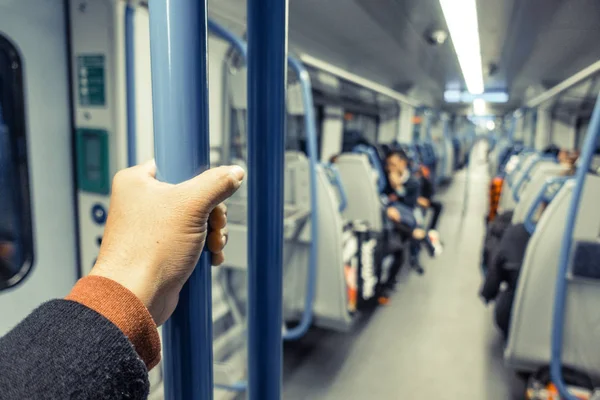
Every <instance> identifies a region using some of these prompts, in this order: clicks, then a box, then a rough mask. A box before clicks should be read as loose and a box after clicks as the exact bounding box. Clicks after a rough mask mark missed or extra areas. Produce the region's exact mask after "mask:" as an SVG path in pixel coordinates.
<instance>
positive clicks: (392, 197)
mask: <svg viewBox="0 0 600 400" xmlns="http://www.w3.org/2000/svg"><path fill="white" fill-rule="evenodd" d="M388 199H389V201H391V202H392V203H394V202H396V201H398V200H400V198H399V197H398V195H397V194H396V193H390V194H389V196H388Z"/></svg>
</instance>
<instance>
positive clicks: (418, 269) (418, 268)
mask: <svg viewBox="0 0 600 400" xmlns="http://www.w3.org/2000/svg"><path fill="white" fill-rule="evenodd" d="M413 268H414V270H415V272H416V273H417V274H419V275H423V274H424V273H425V270H424V269H423V267H421V266H420V265H415V266H414V267H413Z"/></svg>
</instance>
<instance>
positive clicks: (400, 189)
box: [386, 151, 435, 287]
mask: <svg viewBox="0 0 600 400" xmlns="http://www.w3.org/2000/svg"><path fill="white" fill-rule="evenodd" d="M386 170H387V171H388V182H389V188H388V201H389V203H388V205H387V210H386V214H387V217H388V218H389V220H390V221H391V222H392V224H393V231H394V232H395V233H397V234H400V235H402V236H403V237H404V238H406V239H408V240H409V241H410V246H411V247H410V248H411V257H410V265H411V267H412V268H413V269H415V271H417V272H418V273H419V274H423V273H424V270H423V268H422V267H421V265H420V264H419V260H418V248H419V246H420V245H421V244H424V245H425V247H426V248H427V250H428V251H429V252H430V254H431V255H433V254H434V251H435V249H434V248H433V246H432V244H431V242H430V240H429V237H428V235H427V231H426V230H425V228H424V226H423V225H424V223H423V222H424V221H423V218H422V215H421V213H420V212H417V213H415V208H416V206H417V200H418V198H419V195H420V183H419V181H418V180H417V179H416V178H415V177H414V176H412V174H411V173H410V168H409V164H408V157H407V156H406V154H404V153H403V152H399V151H398V152H392V153H389V154H388V155H387V157H386ZM415 249H416V251H415ZM397 255H398V256H399V254H397ZM401 266H402V258H401V257H399V259H397V260H395V261H394V264H393V265H392V268H391V269H390V274H389V277H388V287H393V285H394V284H395V279H396V275H397V274H398V272H399V270H400V268H401Z"/></svg>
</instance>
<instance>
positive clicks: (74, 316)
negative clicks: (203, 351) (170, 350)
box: [0, 300, 149, 400]
mask: <svg viewBox="0 0 600 400" xmlns="http://www.w3.org/2000/svg"><path fill="white" fill-rule="evenodd" d="M148 392H149V382H148V371H147V369H146V366H145V364H144V362H143V361H142V360H141V359H140V357H139V356H138V354H137V353H136V351H135V349H134V347H133V345H132V344H131V342H130V341H129V340H128V339H127V337H126V336H125V335H124V334H123V332H121V330H120V329H119V328H117V326H116V325H114V324H113V323H112V322H110V321H109V320H108V319H106V318H105V317H103V316H102V315H100V314H98V313H97V312H96V311H93V310H91V309H90V308H87V307H85V306H83V305H81V304H79V303H76V302H73V301H69V300H52V301H50V302H48V303H45V304H43V305H42V306H40V307H39V308H37V309H36V310H35V311H33V312H32V313H31V314H30V315H29V316H28V317H27V318H25V319H24V320H23V321H22V322H21V323H20V324H19V325H17V326H16V327H15V328H14V329H13V330H12V331H10V332H9V333H8V334H6V335H5V336H4V337H2V338H0V399H2V400H4V399H10V400H12V399H15V400H17V399H18V400H23V399H145V398H147V397H148Z"/></svg>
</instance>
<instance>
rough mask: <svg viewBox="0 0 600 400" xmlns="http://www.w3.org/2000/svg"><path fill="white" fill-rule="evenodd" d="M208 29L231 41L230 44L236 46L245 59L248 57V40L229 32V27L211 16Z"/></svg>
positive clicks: (228, 41)
mask: <svg viewBox="0 0 600 400" xmlns="http://www.w3.org/2000/svg"><path fill="white" fill-rule="evenodd" d="M208 30H209V31H210V32H211V33H213V34H215V35H216V36H218V37H220V38H221V39H223V40H225V41H226V42H227V43H229V45H231V46H232V47H233V48H235V49H236V50H237V52H238V53H240V54H241V55H242V58H243V59H244V61H246V60H247V59H248V46H247V45H246V42H244V41H243V40H242V39H240V38H239V37H237V36H236V35H234V34H233V33H231V32H229V31H228V30H227V29H225V28H224V27H222V26H221V25H219V24H218V23H216V22H215V21H213V20H212V19H210V18H209V19H208Z"/></svg>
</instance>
